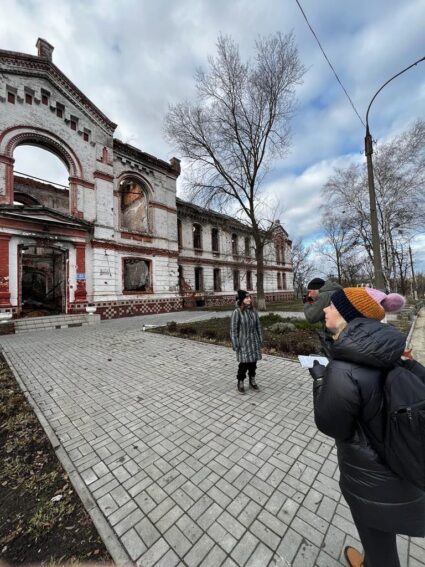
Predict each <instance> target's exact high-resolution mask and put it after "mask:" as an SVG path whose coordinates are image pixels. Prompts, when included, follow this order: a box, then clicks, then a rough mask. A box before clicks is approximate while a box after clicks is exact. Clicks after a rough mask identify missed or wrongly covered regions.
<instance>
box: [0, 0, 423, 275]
mask: <svg viewBox="0 0 425 567" xmlns="http://www.w3.org/2000/svg"><path fill="white" fill-rule="evenodd" d="M1 4H2V13H3V14H7V18H1V21H0V47H1V48H3V49H8V50H12V51H21V52H25V53H31V54H35V53H36V49H35V43H36V41H37V38H38V37H43V38H45V39H46V40H47V41H49V42H50V43H51V44H53V45H54V47H55V51H54V53H53V60H54V62H55V64H56V65H57V66H58V67H59V68H60V69H61V70H62V71H63V72H64V73H65V74H66V75H67V76H68V77H69V78H70V79H71V80H72V81H73V82H74V83H75V84H76V85H77V86H78V87H79V88H80V89H81V90H82V91H83V92H84V93H85V94H86V95H87V96H88V97H89V98H90V99H91V100H92V101H93V102H94V103H95V104H96V105H97V106H98V107H99V108H100V109H101V110H102V111H103V112H104V113H105V114H106V115H107V116H108V117H109V118H110V119H111V120H113V121H114V122H116V123H117V124H118V128H117V131H116V136H117V137H118V138H120V139H122V140H123V141H124V142H129V143H131V144H133V145H135V146H138V147H139V148H141V149H142V150H144V151H146V152H148V153H150V154H154V155H156V156H157V157H159V158H162V159H165V160H168V159H169V158H170V157H172V156H173V155H176V152H175V150H174V149H173V148H171V147H170V146H168V145H167V143H166V142H165V140H164V139H163V136H162V124H163V120H164V116H165V114H166V112H167V108H168V104H169V103H173V102H178V101H181V100H183V99H185V98H187V97H190V96H191V94H192V93H193V85H194V81H193V76H194V73H195V70H196V68H198V67H205V66H206V60H207V56H208V55H209V54H214V53H215V44H216V39H217V36H218V34H219V33H220V32H221V33H224V34H230V35H231V36H232V37H233V39H234V40H235V41H236V42H237V43H238V44H239V45H240V48H241V52H242V54H243V56H244V57H249V56H250V55H251V54H252V48H253V42H254V40H255V37H256V35H257V34H261V35H266V34H269V33H274V32H276V31H281V32H283V33H287V32H290V31H294V34H295V38H296V42H297V45H298V48H299V53H300V58H301V61H302V63H303V64H304V65H305V67H306V68H307V69H308V71H307V73H306V75H305V79H304V83H303V85H301V86H300V87H299V88H298V91H297V94H298V100H299V106H298V111H297V114H296V116H295V117H294V119H293V122H292V149H291V153H290V155H289V156H288V157H287V158H285V160H283V161H282V162H279V163H276V164H275V168H274V169H273V170H272V171H271V173H270V176H269V178H268V180H267V187H266V189H267V190H268V191H270V192H272V193H273V194H274V195H275V196H276V197H277V198H278V199H279V200H280V202H281V206H282V208H283V209H284V213H283V216H282V221H283V222H284V224H285V228H286V229H287V230H288V232H289V234H290V237H291V238H293V239H295V238H297V237H299V236H301V237H303V238H304V239H305V240H306V242H311V241H314V239H316V238H318V237H320V213H319V211H318V207H319V206H320V204H321V194H320V190H321V187H322V186H323V184H324V183H325V182H326V180H327V178H328V177H329V176H330V174H331V173H332V170H333V168H334V166H335V165H339V166H341V165H344V164H346V163H348V161H349V160H350V159H357V160H359V161H361V160H362V159H364V156H363V155H362V150H363V138H364V128H363V126H362V125H361V123H360V121H359V119H358V117H357V116H356V115H355V113H354V111H353V109H352V107H351V106H350V104H349V102H348V100H347V98H346V97H345V95H344V94H343V92H342V90H341V87H340V86H339V85H338V83H337V82H336V80H335V78H334V76H333V74H332V72H331V70H330V68H329V66H328V65H327V63H326V61H325V60H324V58H323V55H322V54H321V52H320V50H319V48H318V46H317V44H316V42H315V40H314V38H313V36H312V34H311V32H310V30H309V29H308V27H307V25H306V22H305V20H304V19H303V17H302V14H301V12H300V10H299V8H298V6H297V4H296V2H295V0H267V2H258V0H255V1H254V0H240V1H237V0H233V1H229V0H208V1H207V0H179V1H177V2H171V1H169V0H119V1H115V0H90V1H89V2H87V1H86V0H55V2H54V4H52V3H51V2H49V1H47V0H38V1H37V0H3V1H2V3H1ZM301 4H302V6H303V8H304V10H305V12H306V14H307V16H308V18H309V20H310V23H311V24H312V26H313V28H314V29H315V31H316V33H317V34H318V36H319V38H320V40H321V42H322V45H323V47H324V48H325V50H326V52H327V54H328V56H329V58H330V59H331V61H332V63H333V65H334V67H335V68H336V70H337V72H338V74H339V76H340V78H341V80H342V82H343V84H344V86H345V87H346V89H347V90H348V92H349V93H350V96H351V98H352V99H353V101H354V103H355V105H356V107H357V109H358V111H359V113H360V115H361V116H362V117H363V118H364V115H365V113H366V109H367V106H368V104H369V101H370V99H371V98H372V96H373V94H374V93H375V92H376V90H377V89H378V88H379V87H380V86H381V85H382V84H383V83H384V82H385V81H386V80H388V79H389V78H390V77H391V76H392V75H394V74H395V73H397V72H398V71H400V70H401V69H403V68H404V67H406V66H407V65H409V64H411V63H413V62H414V61H415V60H417V59H419V58H420V57H422V56H424V55H425V33H424V29H425V28H424V25H425V1H424V0H403V1H402V2H400V0H344V1H341V0H301ZM424 114H425V63H422V64H420V65H418V66H417V67H415V68H414V69H412V70H410V71H409V72H407V73H405V74H404V75H403V76H402V77H400V78H398V79H396V80H394V81H393V82H392V83H391V84H390V85H388V86H387V87H386V88H385V90H384V91H383V92H382V93H381V94H380V95H379V97H378V98H377V100H376V101H375V102H374V105H373V107H372V110H371V113H370V118H369V122H370V126H371V132H372V134H373V137H374V138H375V139H377V140H378V141H379V140H383V139H388V138H390V137H391V136H392V135H394V134H397V133H399V132H400V131H403V130H405V129H407V128H408V127H409V126H410V125H411V124H412V123H413V122H414V121H415V120H416V119H418V118H422V119H423V118H424ZM28 151H29V149H28V148H25V149H23V148H21V149H18V150H17V152H19V153H17V158H18V159H17V164H16V166H17V169H18V167H19V168H20V169H22V168H25V169H28V168H30V169H31V170H32V171H31V172H28V173H33V174H34V175H40V176H41V177H46V170H45V169H44V170H43V169H42V168H43V164H44V167H46V164H47V162H45V161H44V162H43V161H42V160H39V159H38V157H37V158H36V159H35V158H34V154H33V156H32V158H31V157H28ZM24 154H26V157H25V156H24ZM177 157H179V156H178V155H177ZM38 166H39V167H40V169H37V167H38ZM55 167H56V166H55V164H54V163H53V162H51V161H49V162H48V168H49V169H48V177H49V178H50V179H52V177H53V178H54V179H55V176H56V175H58V173H56V169H55ZM54 172H55V173H54ZM414 250H415V254H416V256H417V258H418V260H419V258H420V263H421V266H422V268H423V269H425V235H424V236H422V237H419V238H417V240H416V242H415V245H414Z"/></svg>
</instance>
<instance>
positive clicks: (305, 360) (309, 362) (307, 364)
mask: <svg viewBox="0 0 425 567" xmlns="http://www.w3.org/2000/svg"><path fill="white" fill-rule="evenodd" d="M298 360H299V361H300V364H301V366H302V367H303V368H313V364H314V361H315V360H317V362H318V363H319V364H323V366H327V365H328V363H329V360H328V359H327V358H326V356H316V355H314V354H311V355H310V356H301V355H299V356H298Z"/></svg>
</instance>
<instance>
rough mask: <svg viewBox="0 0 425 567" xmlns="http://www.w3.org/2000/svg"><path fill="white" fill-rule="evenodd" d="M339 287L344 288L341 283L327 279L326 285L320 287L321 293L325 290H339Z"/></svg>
mask: <svg viewBox="0 0 425 567" xmlns="http://www.w3.org/2000/svg"><path fill="white" fill-rule="evenodd" d="M339 289H342V286H341V285H339V283H337V282H333V281H332V280H327V281H326V282H325V283H324V285H323V286H322V287H321V288H320V293H322V292H324V291H331V292H335V291H338V290H339Z"/></svg>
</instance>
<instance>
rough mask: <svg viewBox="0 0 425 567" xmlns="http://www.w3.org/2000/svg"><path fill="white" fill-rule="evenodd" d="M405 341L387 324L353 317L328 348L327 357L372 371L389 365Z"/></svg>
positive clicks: (397, 355)
mask: <svg viewBox="0 0 425 567" xmlns="http://www.w3.org/2000/svg"><path fill="white" fill-rule="evenodd" d="M405 345H406V338H405V337H404V336H403V335H402V334H401V333H400V332H399V331H397V329H395V328H394V327H392V326H391V325H387V324H385V323H381V322H380V321H376V320H374V319H364V318H357V319H353V320H352V321H350V323H348V325H347V327H346V328H345V329H344V331H343V332H342V333H341V335H340V337H339V338H338V339H337V340H336V341H335V342H334V344H333V345H332V348H331V357H332V358H333V359H336V360H346V361H348V362H354V363H356V364H361V365H363V366H373V367H376V368H381V367H389V366H393V365H394V364H395V363H396V362H397V360H399V358H400V356H401V355H402V354H403V351H404V349H405Z"/></svg>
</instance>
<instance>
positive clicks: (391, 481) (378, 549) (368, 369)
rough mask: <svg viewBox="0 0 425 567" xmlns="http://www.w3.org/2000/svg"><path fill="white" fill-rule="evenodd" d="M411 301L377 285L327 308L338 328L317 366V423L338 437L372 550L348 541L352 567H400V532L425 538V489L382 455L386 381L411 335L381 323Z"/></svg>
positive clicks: (346, 481)
mask: <svg viewBox="0 0 425 567" xmlns="http://www.w3.org/2000/svg"><path fill="white" fill-rule="evenodd" d="M404 303H405V300H404V298H403V297H402V296H401V295H398V294H396V293H390V294H389V295H387V294H385V293H383V292H382V291H380V290H378V289H372V288H345V289H341V290H339V291H337V292H335V293H334V294H333V296H332V300H331V304H330V305H329V307H326V308H325V309H324V312H325V323H326V327H327V329H329V330H330V331H331V332H332V333H333V339H334V340H333V344H332V346H331V348H330V352H329V358H330V362H329V364H328V365H327V366H326V367H324V366H322V365H315V366H314V367H313V368H311V369H310V373H311V375H312V377H313V380H314V381H313V397H314V417H315V421H316V425H317V427H318V429H319V430H320V431H322V432H323V433H324V434H325V435H328V436H330V437H333V438H334V439H335V442H336V448H337V454H338V464H339V469H340V487H341V492H342V494H343V496H344V498H345V500H346V501H347V503H348V505H349V506H350V510H351V513H352V516H353V520H354V523H355V525H356V527H357V531H358V533H359V536H360V540H361V542H362V545H363V548H364V555H363V554H362V553H360V552H359V551H357V550H356V549H355V548H353V547H351V546H348V547H346V548H345V550H344V555H345V558H346V560H347V562H348V565H349V566H350V567H400V560H399V556H398V552H397V543H396V534H404V535H407V536H412V537H424V536H425V492H424V491H423V490H421V488H418V487H417V486H415V485H413V484H411V483H410V482H409V481H407V480H404V479H402V478H400V477H398V476H397V475H396V474H395V473H393V472H392V470H391V469H390V468H389V467H388V465H387V464H386V463H385V462H384V461H383V460H382V459H381V458H380V457H379V455H378V453H380V454H383V453H384V451H383V450H380V449H381V448H382V449H383V443H384V424H385V409H384V392H383V379H384V378H385V376H386V374H387V372H388V371H389V370H390V369H391V368H392V367H393V366H394V364H395V363H396V362H397V361H398V360H400V357H401V356H402V354H403V351H404V348H405V341H406V339H405V337H404V335H402V334H401V333H400V332H399V331H398V330H397V329H395V328H394V327H392V326H391V325H386V324H383V323H382V322H381V321H382V319H383V318H384V317H385V313H386V312H394V311H398V310H400V309H401V308H402V307H403V305H404Z"/></svg>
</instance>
